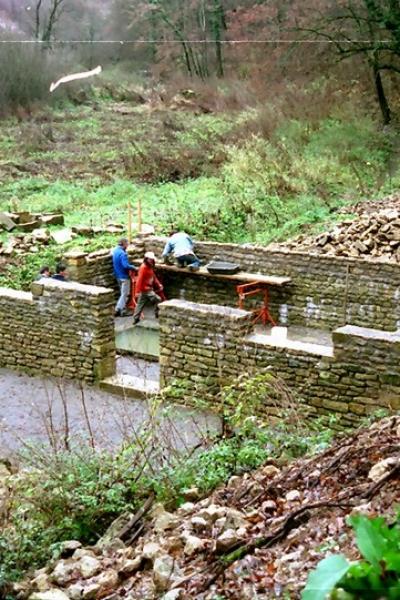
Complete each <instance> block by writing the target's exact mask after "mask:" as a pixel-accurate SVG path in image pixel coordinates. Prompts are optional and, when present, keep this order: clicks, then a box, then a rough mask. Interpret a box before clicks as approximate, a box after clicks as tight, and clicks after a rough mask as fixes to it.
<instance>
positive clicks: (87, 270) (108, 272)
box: [63, 237, 145, 290]
mask: <svg viewBox="0 0 400 600" xmlns="http://www.w3.org/2000/svg"><path fill="white" fill-rule="evenodd" d="M144 252H145V250H144V241H143V238H140V237H138V238H136V239H135V240H134V242H133V244H132V245H131V246H130V248H129V252H128V255H129V258H130V259H131V260H132V261H138V260H141V259H142V258H143V255H144ZM111 253H112V249H111V248H108V249H105V250H99V251H97V252H90V253H87V252H82V251H72V252H68V253H67V254H65V255H64V257H63V260H64V262H65V263H66V264H67V266H68V272H69V277H70V279H72V280H73V281H78V282H79V283H84V284H86V285H98V286H103V287H107V288H111V289H115V290H116V289H117V282H116V280H115V277H114V274H113V266H112V258H111Z"/></svg>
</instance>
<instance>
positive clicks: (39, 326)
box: [0, 279, 115, 383]
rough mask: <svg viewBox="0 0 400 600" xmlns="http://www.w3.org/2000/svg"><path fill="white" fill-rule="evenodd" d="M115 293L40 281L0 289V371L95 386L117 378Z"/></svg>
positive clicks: (90, 287)
mask: <svg viewBox="0 0 400 600" xmlns="http://www.w3.org/2000/svg"><path fill="white" fill-rule="evenodd" d="M113 305H114V296H113V293H112V291H111V290H109V289H105V288H102V287H92V286H86V285H81V284H79V283H64V282H58V281H56V280H54V279H47V280H46V279H41V280H40V281H38V282H35V283H33V284H32V288H31V293H27V292H20V291H15V290H11V289H8V288H0V366H1V367H7V368H10V369H16V370H20V371H24V372H27V373H29V374H32V375H49V376H54V377H65V378H67V379H79V380H84V381H87V382H90V383H92V382H94V381H95V380H98V379H103V378H104V377H108V376H110V375H113V374H114V372H115V339H114V319H113Z"/></svg>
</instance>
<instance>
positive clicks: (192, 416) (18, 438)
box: [0, 366, 219, 457]
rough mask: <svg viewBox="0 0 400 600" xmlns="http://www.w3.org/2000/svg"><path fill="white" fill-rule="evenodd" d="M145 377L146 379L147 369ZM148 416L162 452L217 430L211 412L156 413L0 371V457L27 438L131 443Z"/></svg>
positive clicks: (94, 392)
mask: <svg viewBox="0 0 400 600" xmlns="http://www.w3.org/2000/svg"><path fill="white" fill-rule="evenodd" d="M153 368H154V369H156V366H155V367H153ZM150 370H151V367H150ZM146 376H150V377H151V371H150V375H149V373H148V372H147V373H146ZM154 376H155V375H154ZM149 417H151V422H152V423H153V426H154V427H153V428H154V430H156V431H157V443H158V444H160V445H161V446H163V447H165V448H166V450H167V449H168V448H172V447H173V448H176V449H182V448H185V447H192V446H195V445H197V444H198V443H199V442H200V441H201V439H202V438H203V437H204V436H206V435H208V434H209V433H210V432H211V431H216V430H217V429H218V428H219V420H218V419H217V418H216V417H215V416H212V415H207V414H204V413H200V412H197V411H193V410H189V409H185V408H181V407H176V406H175V407H172V408H168V409H165V408H164V410H158V411H157V413H156V416H155V415H154V411H153V409H152V408H151V407H150V406H149V404H148V403H147V402H146V401H139V400H137V401H136V400H132V399H124V398H121V397H119V396H113V395H111V394H109V393H107V392H103V391H101V390H99V389H97V388H94V387H89V386H85V387H83V388H81V387H80V386H79V385H77V384H75V383H67V382H62V383H61V384H60V383H57V382H54V381H51V380H48V379H41V378H33V377H28V376H25V375H19V374H17V373H15V372H13V371H9V370H6V369H0V457H1V456H7V455H11V454H14V453H16V452H17V451H18V450H20V449H22V448H24V447H26V446H27V445H29V443H31V442H44V443H46V444H49V443H50V444H53V445H57V446H58V447H62V446H63V444H64V442H65V439H66V437H68V439H69V440H70V442H71V443H76V442H81V441H85V443H94V445H95V446H96V447H98V448H110V449H113V448H115V447H117V446H119V445H120V444H121V443H122V442H124V441H129V440H130V441H133V440H134V439H135V436H136V435H137V434H138V432H139V431H140V429H141V428H142V427H143V426H144V424H145V423H148V421H149Z"/></svg>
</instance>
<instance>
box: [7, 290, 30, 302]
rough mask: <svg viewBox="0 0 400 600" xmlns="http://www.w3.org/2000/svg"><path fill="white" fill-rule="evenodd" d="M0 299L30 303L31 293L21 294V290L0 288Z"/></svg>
mask: <svg viewBox="0 0 400 600" xmlns="http://www.w3.org/2000/svg"><path fill="white" fill-rule="evenodd" d="M0 297H2V298H11V299H13V300H23V301H25V302H32V294H31V292H23V291H22V290H14V289H12V288H7V287H0Z"/></svg>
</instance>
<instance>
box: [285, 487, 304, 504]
mask: <svg viewBox="0 0 400 600" xmlns="http://www.w3.org/2000/svg"><path fill="white" fill-rule="evenodd" d="M285 498H286V500H287V502H296V501H297V500H300V498H301V494H300V492H299V491H298V490H291V491H290V492H288V493H287V494H286V496H285Z"/></svg>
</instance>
